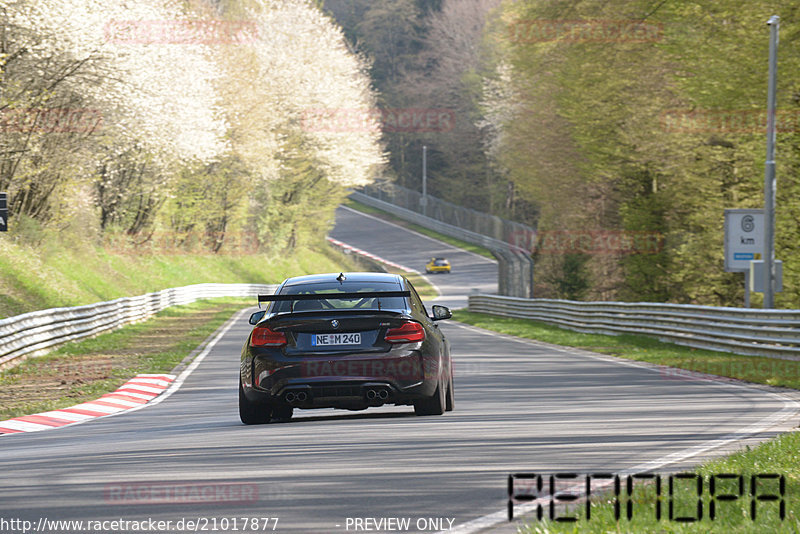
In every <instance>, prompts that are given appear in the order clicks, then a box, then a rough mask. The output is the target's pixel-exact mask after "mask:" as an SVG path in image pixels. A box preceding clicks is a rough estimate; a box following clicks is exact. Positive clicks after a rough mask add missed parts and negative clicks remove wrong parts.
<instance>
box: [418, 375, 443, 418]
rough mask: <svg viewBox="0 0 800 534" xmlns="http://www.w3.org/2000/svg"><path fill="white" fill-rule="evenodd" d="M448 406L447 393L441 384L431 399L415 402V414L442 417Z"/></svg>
mask: <svg viewBox="0 0 800 534" xmlns="http://www.w3.org/2000/svg"><path fill="white" fill-rule="evenodd" d="M446 405H447V400H446V399H445V391H444V388H443V387H442V384H441V382H440V383H439V385H437V386H436V391H434V392H433V396H432V397H431V398H429V399H422V400H418V401H414V413H415V414H417V415H442V414H443V413H444V411H445V408H446Z"/></svg>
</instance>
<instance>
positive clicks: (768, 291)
mask: <svg viewBox="0 0 800 534" xmlns="http://www.w3.org/2000/svg"><path fill="white" fill-rule="evenodd" d="M780 22H781V19H780V17H778V16H777V15H773V16H772V17H770V19H769V21H767V25H768V26H769V81H768V86H767V160H766V164H765V166H764V209H765V210H766V218H765V222H766V223H767V228H766V240H765V241H764V274H763V277H764V308H774V307H775V90H776V78H777V77H778V30H779V29H780Z"/></svg>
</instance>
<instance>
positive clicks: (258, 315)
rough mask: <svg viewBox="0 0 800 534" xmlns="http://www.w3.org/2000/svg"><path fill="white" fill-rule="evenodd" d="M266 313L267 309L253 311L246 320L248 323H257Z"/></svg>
mask: <svg viewBox="0 0 800 534" xmlns="http://www.w3.org/2000/svg"><path fill="white" fill-rule="evenodd" d="M266 314H267V310H259V311H257V312H255V313H254V314H253V315H251V316H250V320H249V321H248V322H249V323H250V324H258V323H259V322H260V321H261V319H263V318H264V316H265V315H266Z"/></svg>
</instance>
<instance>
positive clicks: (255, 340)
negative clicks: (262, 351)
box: [250, 326, 286, 347]
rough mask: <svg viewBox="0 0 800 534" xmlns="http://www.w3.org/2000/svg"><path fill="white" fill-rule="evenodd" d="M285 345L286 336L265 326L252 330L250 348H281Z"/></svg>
mask: <svg viewBox="0 0 800 534" xmlns="http://www.w3.org/2000/svg"><path fill="white" fill-rule="evenodd" d="M283 345H286V336H285V335H284V333H283V332H275V331H274V330H271V329H270V328H268V327H266V326H257V327H255V328H253V333H252V334H251V335H250V346H251V347H281V346H283Z"/></svg>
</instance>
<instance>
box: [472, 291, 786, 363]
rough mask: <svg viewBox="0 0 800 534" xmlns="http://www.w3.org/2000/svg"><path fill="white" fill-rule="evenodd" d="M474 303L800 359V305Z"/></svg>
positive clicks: (549, 319)
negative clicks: (776, 307)
mask: <svg viewBox="0 0 800 534" xmlns="http://www.w3.org/2000/svg"><path fill="white" fill-rule="evenodd" d="M468 309H469V311H473V312H480V313H490V314H493V315H502V316H506V317H517V318H521V319H533V320H535V321H541V322H544V323H550V324H554V325H558V326H561V327H563V328H568V329H570V330H575V331H578V332H584V333H598V334H612V335H618V334H623V333H626V334H643V335H648V336H654V337H657V338H659V339H660V340H662V341H669V342H672V343H677V344H679V345H686V346H689V347H695V348H702V349H712V350H722V351H726V352H734V353H737V354H748V355H755V356H771V357H774V358H783V359H790V360H800V310H760V309H747V308H721V307H719V308H718V307H713V306H696V305H691V304H659V303H640V302H635V303H630V302H577V301H571V300H555V299H521V298H512V297H503V296H497V295H470V297H469V307H468Z"/></svg>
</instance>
